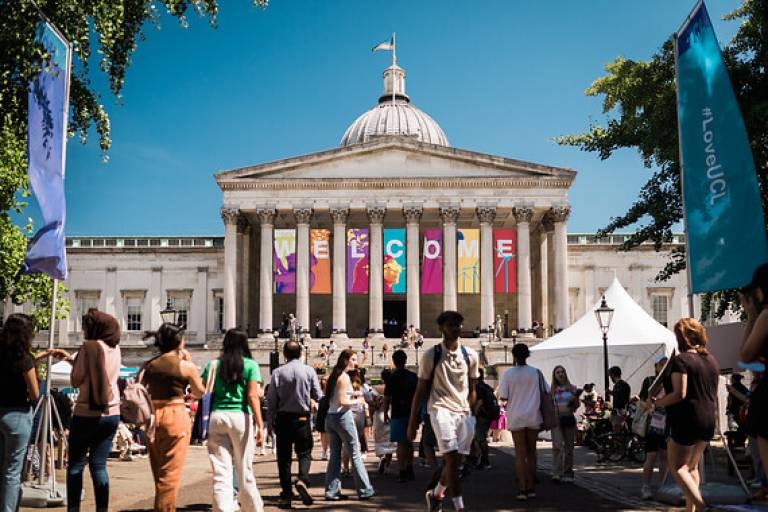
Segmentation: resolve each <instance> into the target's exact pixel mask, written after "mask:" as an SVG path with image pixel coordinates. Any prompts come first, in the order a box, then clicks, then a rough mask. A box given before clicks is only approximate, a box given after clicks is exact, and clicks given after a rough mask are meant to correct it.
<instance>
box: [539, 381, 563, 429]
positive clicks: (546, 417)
mask: <svg viewBox="0 0 768 512" xmlns="http://www.w3.org/2000/svg"><path fill="white" fill-rule="evenodd" d="M536 372H537V373H538V374H539V411H540V412H541V430H552V429H553V428H555V427H557V426H558V424H559V423H558V419H557V414H556V413H555V403H554V402H553V401H552V396H551V395H550V394H549V393H547V385H546V384H545V383H544V375H542V374H541V370H538V369H537V370H536Z"/></svg>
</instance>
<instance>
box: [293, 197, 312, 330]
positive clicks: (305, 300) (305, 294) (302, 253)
mask: <svg viewBox="0 0 768 512" xmlns="http://www.w3.org/2000/svg"><path fill="white" fill-rule="evenodd" d="M293 216H294V218H295V219H296V319H297V321H298V322H299V325H300V326H301V330H302V332H309V222H310V220H312V208H311V207H306V206H305V207H297V208H294V209H293Z"/></svg>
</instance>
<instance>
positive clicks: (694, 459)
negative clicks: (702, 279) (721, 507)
mask: <svg viewBox="0 0 768 512" xmlns="http://www.w3.org/2000/svg"><path fill="white" fill-rule="evenodd" d="M674 330H675V337H676V338H677V348H678V350H679V353H678V354H676V355H675V356H674V357H672V360H671V361H670V362H669V365H670V372H669V375H667V376H666V378H665V379H664V392H665V393H666V394H665V396H664V397H663V398H660V399H658V400H657V399H656V398H654V397H651V398H650V400H651V403H652V404H654V405H655V406H656V407H665V408H666V411H667V425H668V426H669V436H670V437H669V441H668V442H667V457H668V460H669V470H670V471H671V472H672V475H673V476H674V477H675V480H677V483H678V485H679V486H680V488H681V489H682V490H683V493H684V494H685V510H686V512H694V511H695V510H704V509H705V508H706V505H705V504H704V499H703V498H702V496H701V492H700V491H699V484H700V478H699V461H700V460H701V456H702V454H703V453H704V449H705V448H706V447H707V444H708V443H709V440H710V439H712V436H713V435H714V434H715V414H716V413H715V400H716V397H717V379H718V375H719V374H720V368H719V367H718V365H717V361H715V358H714V357H712V355H711V354H710V353H709V352H707V349H706V346H707V335H706V332H705V331H704V327H703V326H702V325H701V324H700V323H699V322H698V321H696V320H694V319H693V318H683V319H681V320H680V321H678V322H677V323H676V324H675V329H674Z"/></svg>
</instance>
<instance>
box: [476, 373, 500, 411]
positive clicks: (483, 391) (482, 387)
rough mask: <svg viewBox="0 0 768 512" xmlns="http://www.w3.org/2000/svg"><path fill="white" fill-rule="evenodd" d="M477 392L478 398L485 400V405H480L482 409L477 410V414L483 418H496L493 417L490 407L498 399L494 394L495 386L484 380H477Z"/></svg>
mask: <svg viewBox="0 0 768 512" xmlns="http://www.w3.org/2000/svg"><path fill="white" fill-rule="evenodd" d="M475 393H476V394H477V400H478V401H481V400H482V402H483V406H482V407H480V409H479V410H478V411H477V415H478V416H479V417H481V418H484V419H488V420H495V419H496V418H491V417H490V414H489V411H488V408H489V407H491V404H493V403H494V402H495V401H496V397H495V396H494V394H493V388H492V387H491V386H489V385H488V384H486V383H485V382H482V381H477V385H476V386H475Z"/></svg>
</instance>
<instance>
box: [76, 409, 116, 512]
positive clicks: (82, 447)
mask: <svg viewBox="0 0 768 512" xmlns="http://www.w3.org/2000/svg"><path fill="white" fill-rule="evenodd" d="M119 423H120V416H117V415H116V416H98V417H95V418H91V417H87V416H73V417H72V423H71V424H70V427H69V466H68V467H67V510H68V511H69V512H74V511H79V510H80V494H81V493H82V491H83V469H85V464H86V462H87V463H88V468H89V469H90V470H91V480H93V494H94V495H95V496H96V510H99V511H101V510H107V507H108V506H109V475H107V457H108V456H109V452H110V451H111V450H112V438H114V437H115V432H116V431H117V426H118V424H119Z"/></svg>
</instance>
